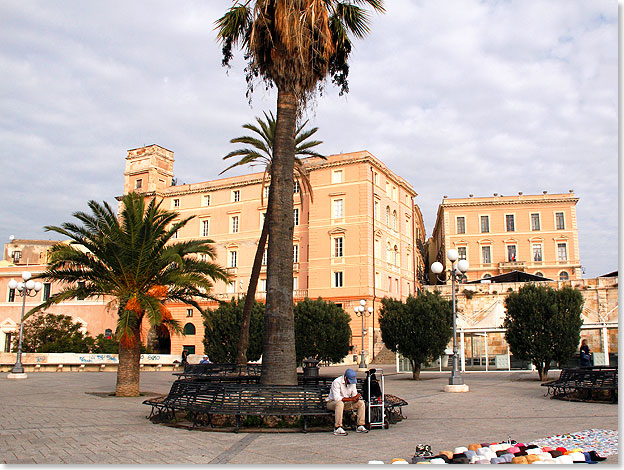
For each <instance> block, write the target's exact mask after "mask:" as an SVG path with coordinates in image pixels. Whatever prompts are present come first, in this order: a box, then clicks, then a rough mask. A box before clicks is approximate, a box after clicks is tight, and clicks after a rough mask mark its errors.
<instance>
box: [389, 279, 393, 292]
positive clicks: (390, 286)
mask: <svg viewBox="0 0 624 470" xmlns="http://www.w3.org/2000/svg"><path fill="white" fill-rule="evenodd" d="M388 292H392V278H391V277H390V276H388Z"/></svg>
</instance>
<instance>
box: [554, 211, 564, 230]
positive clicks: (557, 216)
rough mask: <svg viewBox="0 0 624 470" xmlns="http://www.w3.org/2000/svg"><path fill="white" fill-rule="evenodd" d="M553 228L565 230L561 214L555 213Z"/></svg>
mask: <svg viewBox="0 0 624 470" xmlns="http://www.w3.org/2000/svg"><path fill="white" fill-rule="evenodd" d="M555 226H556V227H557V230H565V216H564V214H563V212H557V213H555Z"/></svg>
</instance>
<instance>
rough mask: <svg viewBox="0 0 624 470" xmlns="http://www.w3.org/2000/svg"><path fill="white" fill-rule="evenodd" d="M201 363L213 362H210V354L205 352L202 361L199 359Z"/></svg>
mask: <svg viewBox="0 0 624 470" xmlns="http://www.w3.org/2000/svg"><path fill="white" fill-rule="evenodd" d="M199 363H200V364H212V362H210V359H208V355H206V354H204V357H203V358H202V360H201V361H199Z"/></svg>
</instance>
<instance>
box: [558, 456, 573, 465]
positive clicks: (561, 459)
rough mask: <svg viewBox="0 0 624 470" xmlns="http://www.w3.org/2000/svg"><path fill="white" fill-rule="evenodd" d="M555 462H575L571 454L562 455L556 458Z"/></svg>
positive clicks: (568, 463) (564, 463)
mask: <svg viewBox="0 0 624 470" xmlns="http://www.w3.org/2000/svg"><path fill="white" fill-rule="evenodd" d="M555 463H560V464H562V465H570V464H573V463H574V460H572V457H570V456H569V455H560V456H559V457H557V458H556V459H555Z"/></svg>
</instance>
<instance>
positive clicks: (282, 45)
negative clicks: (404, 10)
mask: <svg viewBox="0 0 624 470" xmlns="http://www.w3.org/2000/svg"><path fill="white" fill-rule="evenodd" d="M360 5H368V6H370V7H372V8H373V9H374V10H376V11H379V12H381V11H384V8H383V2H382V0H353V1H347V0H345V1H339V0H325V1H322V2H321V1H319V0H297V1H294V0H293V1H289V2H283V1H276V0H255V1H253V2H252V1H251V0H246V1H242V0H241V1H236V3H235V4H234V5H233V6H232V7H231V8H230V9H229V10H228V11H227V12H226V13H225V14H224V15H223V16H222V17H221V18H220V19H219V20H217V22H216V25H217V37H218V38H219V40H220V41H221V43H222V45H223V49H222V51H223V65H225V66H228V65H229V63H230V61H231V59H232V57H233V55H232V48H233V47H234V46H237V45H238V44H240V45H241V46H242V48H243V49H244V55H245V58H246V59H247V61H248V62H247V68H246V72H247V84H248V87H249V88H248V93H250V92H251V91H252V90H253V83H254V80H255V79H257V78H261V79H262V80H263V81H264V82H265V83H266V84H267V86H275V87H276V88H277V120H276V125H275V138H274V147H273V158H272V162H271V187H270V190H269V201H268V206H267V218H268V223H269V248H268V252H267V255H268V256H267V304H266V311H265V316H264V319H265V328H264V341H263V355H262V378H261V381H262V383H265V384H293V385H294V384H296V383H297V373H296V371H297V369H296V365H297V364H296V354H295V341H294V340H295V335H294V320H293V295H292V278H293V272H292V264H293V248H292V245H293V243H292V235H293V197H292V194H293V169H294V157H295V130H296V123H297V118H298V116H299V115H300V114H301V111H302V110H303V108H304V107H305V103H306V100H307V99H308V98H310V97H311V96H312V95H313V94H314V92H315V91H316V89H317V87H319V86H322V84H323V82H324V80H325V79H326V77H327V76H328V75H330V76H331V77H332V81H333V82H334V83H336V84H337V85H338V86H340V88H341V92H345V91H348V86H347V75H348V72H349V67H348V63H347V60H348V57H349V54H350V52H351V40H350V38H349V33H351V34H353V35H354V36H355V37H358V38H359V37H363V36H364V35H365V34H367V33H368V31H369V26H368V25H369V15H368V12H367V10H366V9H365V8H362V7H361V6H360Z"/></svg>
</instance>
